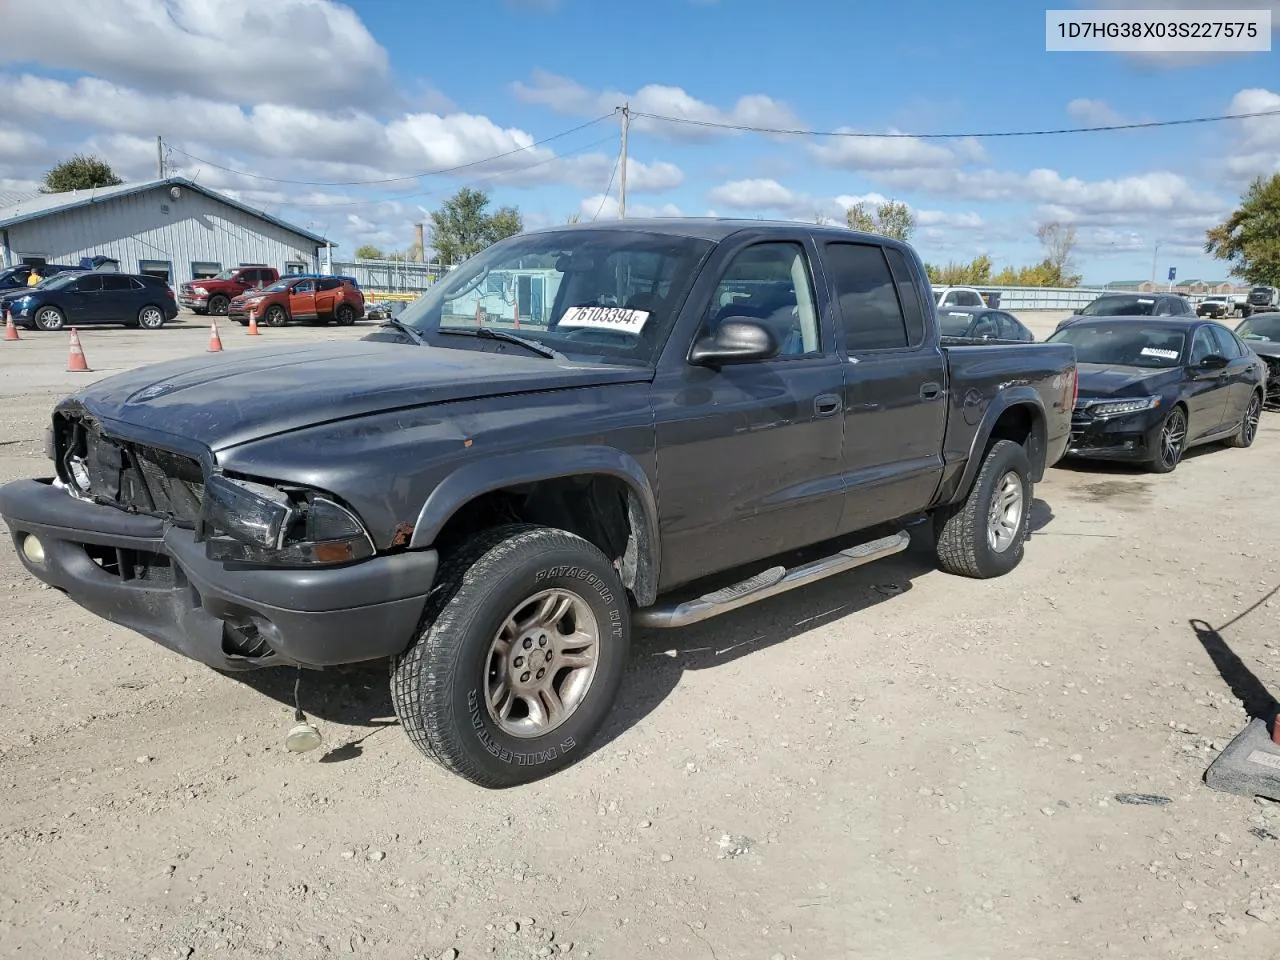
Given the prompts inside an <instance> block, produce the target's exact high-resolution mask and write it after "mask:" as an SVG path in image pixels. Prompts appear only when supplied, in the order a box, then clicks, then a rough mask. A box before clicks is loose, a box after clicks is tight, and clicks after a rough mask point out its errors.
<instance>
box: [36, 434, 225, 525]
mask: <svg viewBox="0 0 1280 960" xmlns="http://www.w3.org/2000/svg"><path fill="white" fill-rule="evenodd" d="M55 434H56V435H57V437H58V444H57V454H58V473H59V476H60V477H61V478H62V480H63V482H65V483H67V484H68V485H70V486H71V487H72V488H73V489H74V491H75V492H76V493H77V494H78V495H79V496H82V497H86V498H88V499H91V500H93V501H94V502H95V503H102V504H109V505H111V506H114V507H118V508H119V509H121V510H125V511H128V512H129V513H141V514H146V515H149V516H155V517H164V518H166V519H169V520H172V521H173V522H174V523H176V524H177V525H179V526H183V527H194V526H195V522H196V519H197V518H198V517H199V515H200V506H201V502H202V500H203V499H204V473H203V471H202V470H201V468H200V463H199V462H198V461H196V460H194V459H192V458H191V457H185V456H181V455H179V454H175V453H170V452H169V451H168V450H161V449H158V448H156V447H149V446H144V445H142V444H136V443H130V442H127V441H124V440H118V439H116V438H114V437H108V436H106V435H105V434H103V433H102V431H101V430H100V429H99V428H98V427H97V425H96V424H93V423H90V422H89V421H87V420H81V419H75V418H67V417H63V418H59V423H58V424H57V425H56V426H55Z"/></svg>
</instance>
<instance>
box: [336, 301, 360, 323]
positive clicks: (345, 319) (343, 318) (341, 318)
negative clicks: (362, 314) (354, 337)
mask: <svg viewBox="0 0 1280 960" xmlns="http://www.w3.org/2000/svg"><path fill="white" fill-rule="evenodd" d="M333 319H334V320H336V321H337V323H338V326H340V327H349V326H351V324H353V323H355V322H356V308H355V307H353V306H351V304H349V303H340V304H338V309H337V310H335V311H333Z"/></svg>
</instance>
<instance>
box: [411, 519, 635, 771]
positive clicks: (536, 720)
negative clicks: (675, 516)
mask: <svg viewBox="0 0 1280 960" xmlns="http://www.w3.org/2000/svg"><path fill="white" fill-rule="evenodd" d="M629 640H630V625H629V620H628V608H627V600H626V593H625V591H624V589H623V587H622V584H621V583H620V582H619V580H618V576H617V573H616V572H615V571H614V568H613V565H612V564H611V563H610V562H609V561H608V559H607V558H606V557H605V556H604V554H603V553H601V552H600V551H599V550H598V549H596V547H594V546H593V545H592V544H590V543H588V542H587V541H586V540H583V539H582V538H581V537H577V536H574V535H573V534H570V533H567V532H565V531H563V530H556V529H551V528H548V527H538V526H531V525H525V524H519V525H511V526H505V527H501V528H498V529H494V530H488V531H485V532H482V533H479V534H476V535H475V536H473V537H472V538H471V539H470V540H468V541H466V542H465V543H464V544H463V545H462V546H460V547H459V548H458V549H457V550H455V551H454V552H453V554H452V555H451V556H450V557H448V558H447V559H446V560H445V561H444V562H443V563H442V565H441V568H440V572H439V575H438V577H437V582H436V589H434V590H433V591H432V593H431V595H430V597H429V598H428V600H427V608H426V610H425V611H424V615H423V620H422V627H421V632H420V633H419V635H418V637H417V639H416V640H415V641H414V643H413V645H412V646H411V647H409V649H408V650H407V651H406V652H405V653H404V654H402V655H401V656H400V657H399V658H398V659H397V660H396V662H394V663H393V665H392V672H391V694H392V700H393V703H394V705H395V710H396V715H397V716H398V717H399V718H400V722H401V724H402V725H403V727H404V729H405V732H406V733H407V734H408V735H409V739H410V740H411V741H412V742H413V744H414V746H416V747H417V748H418V749H419V750H420V751H422V753H424V754H425V755H426V756H427V757H428V758H430V759H431V760H433V761H435V762H436V763H438V764H440V765H441V766H443V767H444V768H445V769H447V770H449V771H451V772H452V773H456V774H458V775H459V776H461V777H463V778H465V779H467V780H469V781H471V782H472V783H475V784H478V785H480V786H483V787H490V788H500V787H511V786H517V785H519V784H523V783H528V782H530V781H533V780H537V779H540V778H542V777H545V776H547V775H549V774H552V773H554V772H556V771H558V770H560V769H562V768H564V767H567V766H569V765H570V764H572V763H574V762H575V761H576V760H577V759H578V758H579V757H581V756H582V755H583V753H584V750H585V748H586V745H587V743H588V742H589V741H590V740H591V738H592V737H593V736H594V735H595V734H596V732H597V731H598V730H599V729H600V726H601V725H602V724H603V722H604V719H605V717H606V716H607V715H608V713H609V710H610V709H611V707H612V705H613V700H614V697H615V695H616V694H617V690H618V686H619V684H620V682H621V679H622V671H623V667H624V665H625V662H626V657H627V647H628V643H629Z"/></svg>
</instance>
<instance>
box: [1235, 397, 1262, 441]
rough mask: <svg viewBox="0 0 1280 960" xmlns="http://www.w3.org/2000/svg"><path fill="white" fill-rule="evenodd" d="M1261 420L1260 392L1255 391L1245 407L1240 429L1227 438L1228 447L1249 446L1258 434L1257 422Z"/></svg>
mask: <svg viewBox="0 0 1280 960" xmlns="http://www.w3.org/2000/svg"><path fill="white" fill-rule="evenodd" d="M1261 420H1262V394H1261V393H1257V392H1255V393H1254V394H1253V396H1251V397H1250V398H1249V406H1247V407H1245V410H1244V419H1242V420H1241V421H1240V429H1239V431H1237V432H1236V433H1234V434H1232V435H1231V436H1230V437H1228V438H1227V446H1229V447H1251V446H1253V441H1254V440H1255V439H1256V438H1257V436H1258V424H1259V422H1261Z"/></svg>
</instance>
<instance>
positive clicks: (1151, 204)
mask: <svg viewBox="0 0 1280 960" xmlns="http://www.w3.org/2000/svg"><path fill="white" fill-rule="evenodd" d="M874 179H877V180H879V181H881V182H884V183H886V184H889V185H891V186H894V187H897V188H899V189H908V190H919V191H922V192H926V193H930V194H934V195H937V196H944V197H947V198H948V199H965V200H986V201H994V200H1013V201H1017V200H1022V201H1033V202H1038V203H1043V204H1054V205H1057V206H1059V207H1061V208H1063V209H1066V210H1069V211H1072V212H1074V213H1075V214H1076V216H1081V215H1084V214H1089V213H1116V214H1155V213H1161V214H1168V213H1205V212H1216V211H1218V210H1220V209H1221V208H1222V206H1223V201H1222V200H1221V199H1220V198H1218V197H1216V196H1214V195H1212V194H1209V193H1205V192H1203V191H1199V190H1197V189H1195V188H1194V187H1193V186H1192V185H1191V184H1190V183H1189V182H1188V181H1187V179H1186V178H1185V177H1182V176H1180V175H1178V174H1175V173H1170V172H1168V171H1164V170H1157V171H1152V172H1150V173H1144V174H1138V175H1134V176H1128V177H1119V178H1116V179H1111V180H1081V179H1080V178H1078V177H1064V176H1062V174H1060V173H1058V171H1056V170H1049V169H1043V168H1042V169H1037V170H1032V171H1030V172H1029V173H1014V172H1010V171H1001V170H977V171H972V172H971V171H965V170H914V171H911V170H907V171H882V172H880V173H878V174H875V175H874Z"/></svg>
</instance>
